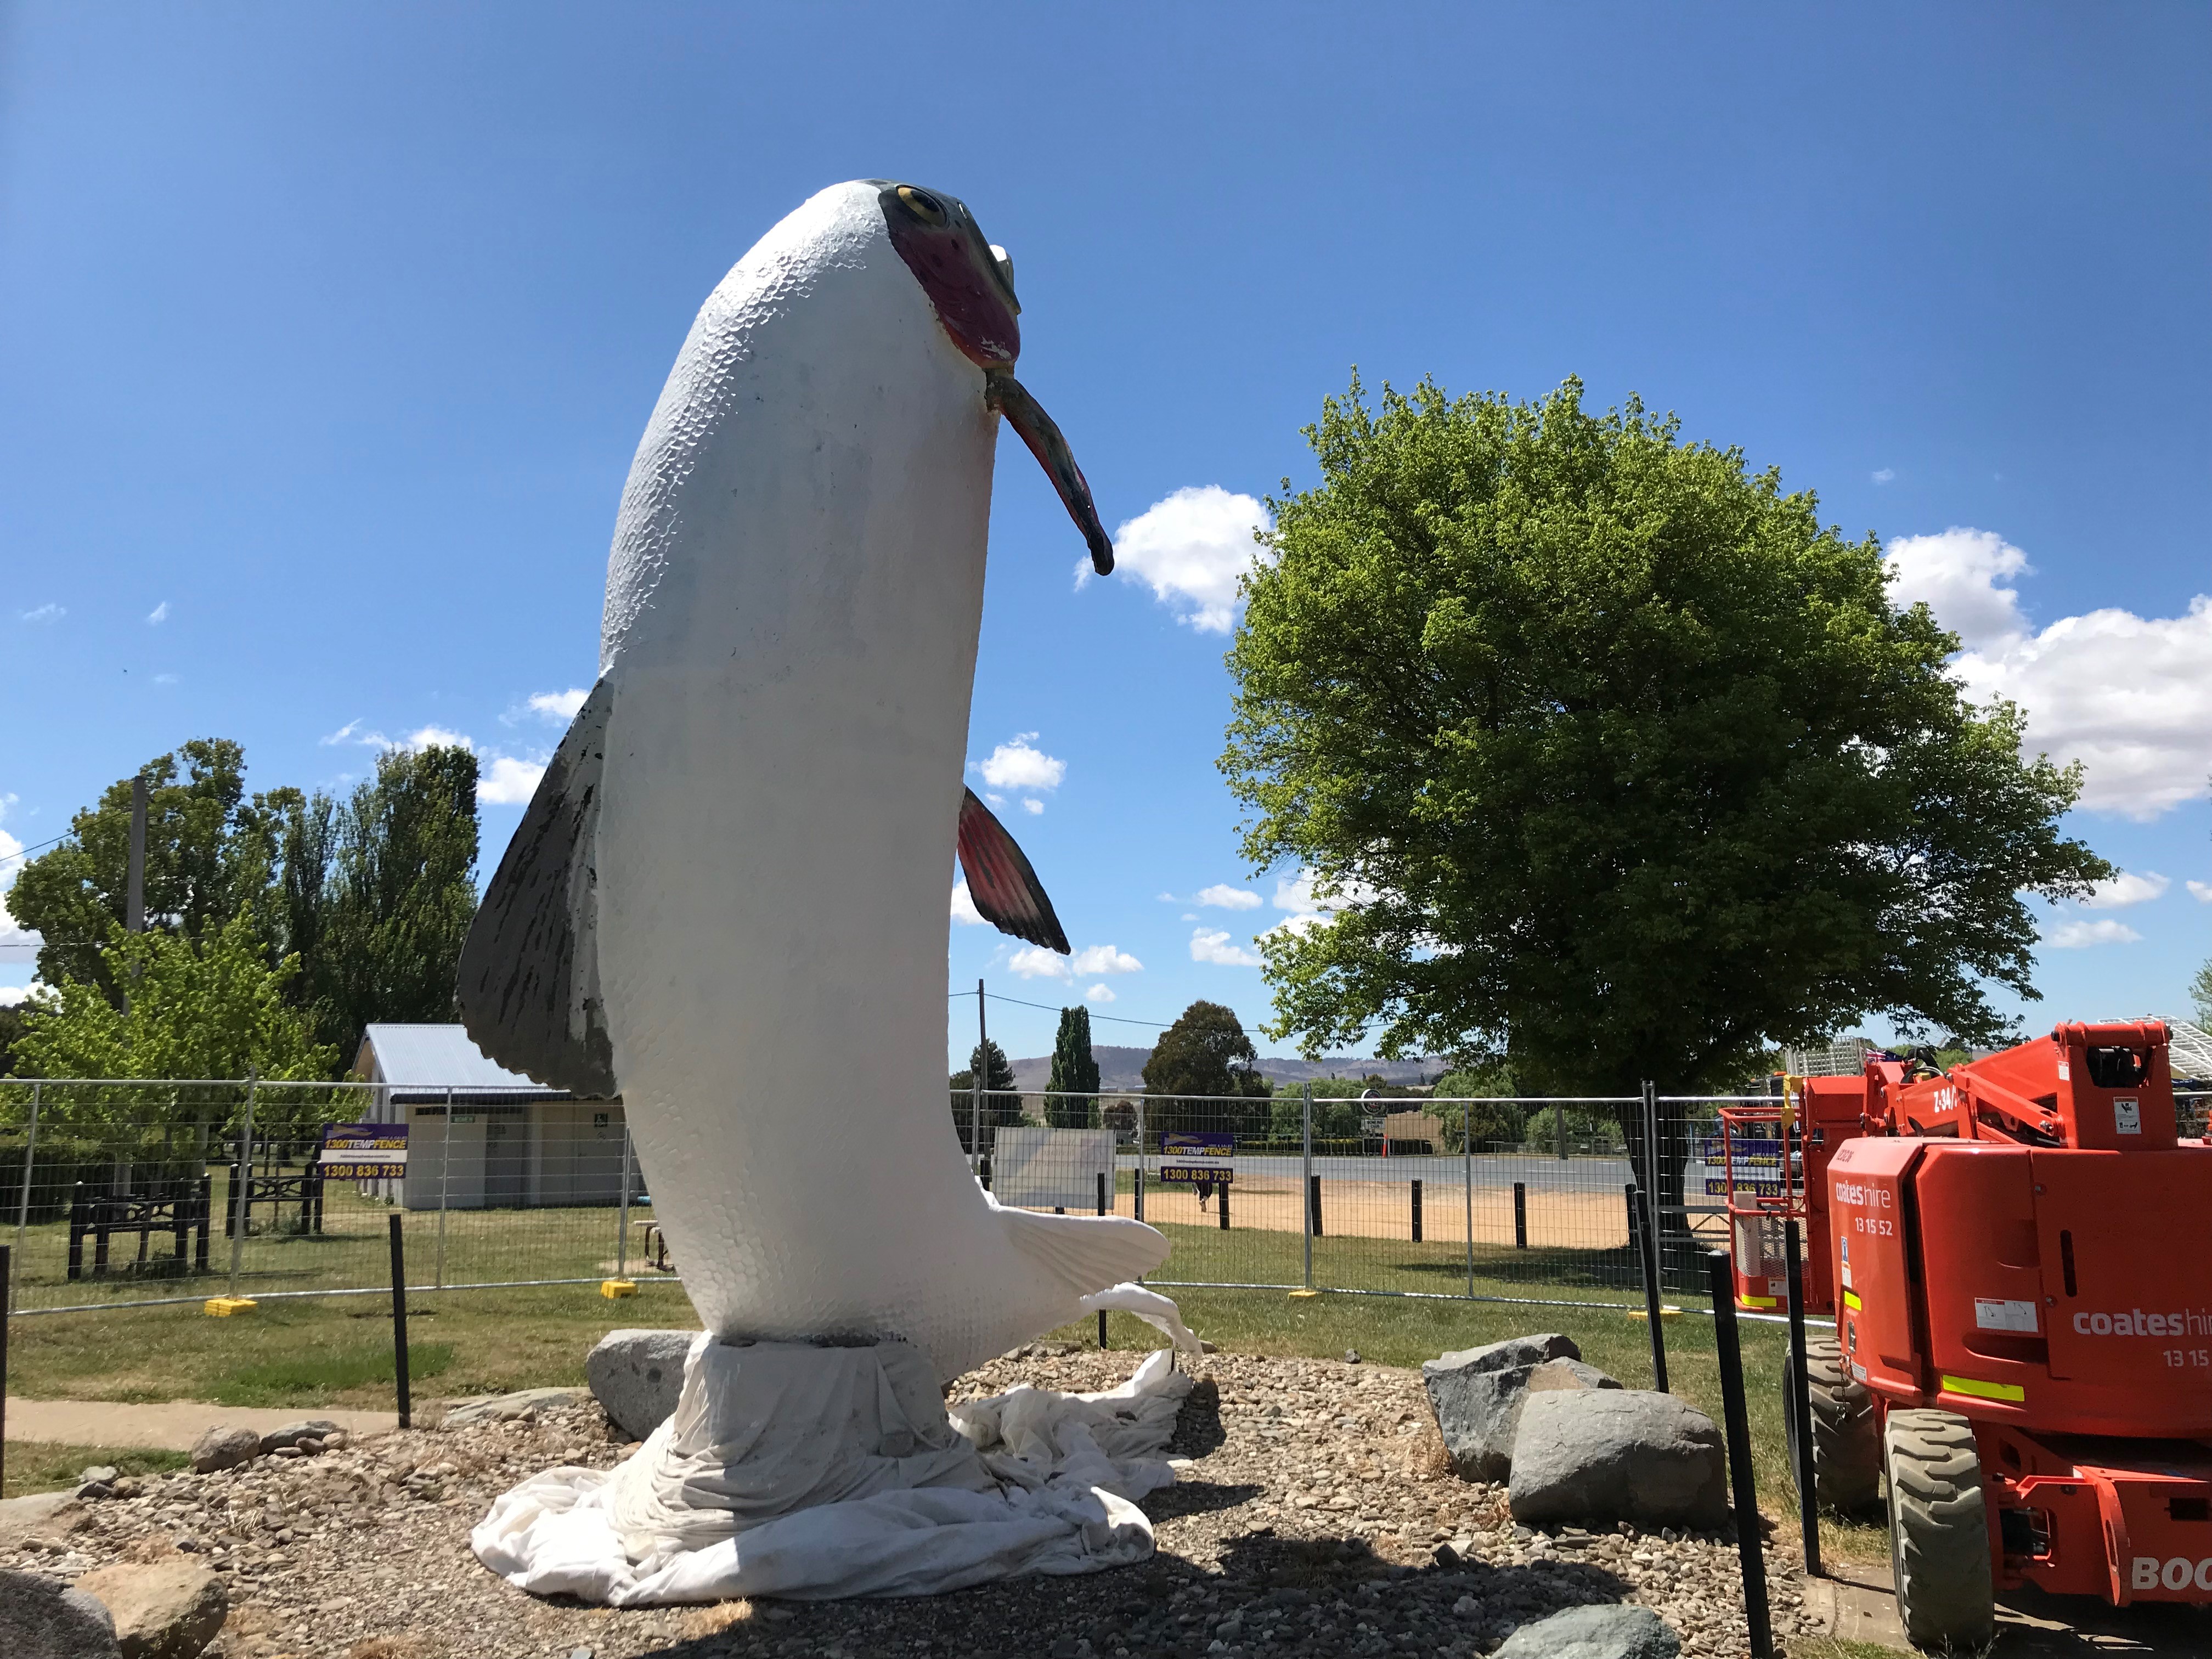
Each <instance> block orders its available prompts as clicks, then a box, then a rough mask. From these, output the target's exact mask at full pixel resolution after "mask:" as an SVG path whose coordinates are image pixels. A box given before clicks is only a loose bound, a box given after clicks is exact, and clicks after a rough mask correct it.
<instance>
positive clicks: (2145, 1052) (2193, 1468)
mask: <svg viewBox="0 0 2212 1659" xmlns="http://www.w3.org/2000/svg"><path fill="white" fill-rule="evenodd" d="M2167 1040H2168V1033H2167V1030H2166V1026H2165V1024H2162V1023H2160V1022H2158V1021H2138V1022H2129V1023H2125V1024H2101V1025H2087V1024H2065V1025H2061V1026H2059V1027H2057V1029H2056V1030H2053V1031H2052V1032H2051V1035H2050V1036H2049V1037H2047V1038H2042V1039H2039V1040H2037V1041H2035V1042H2025V1043H2022V1044H2021V1045H2020V1046H2019V1047H2017V1048H2008V1049H2006V1050H2004V1051H2003V1052H2002V1053H2001V1054H1992V1055H1990V1057H1988V1058H1987V1059H1984V1060H1972V1061H1966V1062H1962V1063H1961V1064H1959V1065H1956V1066H1952V1067H1951V1068H1950V1069H1949V1070H1948V1072H1941V1071H1937V1070H1936V1068H1935V1067H1934V1066H1933V1065H1931V1064H1929V1063H1928V1062H1927V1061H1925V1060H1891V1059H1887V1058H1885V1057H1875V1058H1870V1059H1869V1060H1868V1061H1867V1064H1866V1067H1865V1070H1864V1072H1863V1074H1862V1075H1861V1076H1858V1077H1856V1078H1805V1079H1796V1078H1793V1079H1788V1080H1787V1085H1786V1087H1785V1090H1784V1095H1783V1097H1782V1098H1781V1099H1780V1100H1779V1101H1778V1103H1775V1104H1773V1105H1771V1106H1767V1105H1761V1106H1752V1107H1744V1108H1729V1109H1726V1110H1724V1111H1723V1115H1722V1116H1723V1142H1724V1146H1725V1149H1726V1151H1725V1156H1726V1157H1727V1159H1728V1163H1727V1166H1726V1167H1727V1171H1728V1176H1727V1182H1726V1187H1727V1190H1728V1198H1729V1215H1730V1220H1731V1228H1732V1232H1733V1242H1734V1245H1735V1249H1734V1256H1735V1273H1736V1291H1737V1299H1738V1301H1739V1302H1740V1303H1741V1304H1743V1305H1745V1306H1747V1307H1753V1308H1771V1307H1772V1306H1773V1305H1774V1304H1775V1300H1776V1298H1778V1297H1780V1296H1781V1295H1783V1294H1784V1290H1785V1286H1784V1281H1783V1280H1782V1279H1780V1278H1778V1277H1777V1276H1776V1275H1778V1274H1780V1273H1782V1271H1783V1269H1782V1267H1781V1264H1780V1261H1779V1258H1780V1256H1781V1255H1782V1247H1781V1244H1780V1242H1779V1241H1780V1237H1781V1230H1782V1228H1783V1227H1784V1225H1786V1224H1787V1221H1788V1220H1789V1219H1790V1218H1793V1217H1794V1218H1798V1219H1800V1220H1802V1222H1803V1223H1804V1224H1805V1225H1806V1228H1807V1231H1808V1237H1809V1239H1810V1241H1811V1242H1810V1246H1809V1249H1808V1261H1807V1264H1806V1273H1805V1279H1806V1285H1805V1300H1806V1304H1807V1306H1808V1309H1809V1310H1814V1311H1822V1312H1827V1311H1832V1312H1833V1313H1834V1314H1835V1316H1836V1340H1835V1341H1833V1342H1822V1343H1814V1344H1812V1345H1810V1346H1809V1348H1808V1358H1807V1366H1806V1370H1807V1377H1806V1381H1807V1384H1808V1395H1809V1402H1810V1419H1811V1420H1810V1422H1809V1424H1808V1425H1803V1426H1804V1427H1809V1429H1810V1431H1811V1434H1812V1438H1813V1465H1814V1471H1815V1484H1816V1486H1817V1488H1818V1491H1819V1493H1820V1499H1821V1501H1822V1502H1824V1503H1826V1504H1829V1505H1830V1506H1831V1507H1832V1508H1836V1509H1838V1510H1851V1509H1855V1508H1859V1507H1862V1506H1867V1505H1870V1504H1872V1502H1873V1501H1874V1500H1875V1498H1876V1497H1877V1496H1878V1495H1879V1494H1880V1492H1881V1489H1882V1487H1883V1486H1887V1494H1888V1497H1887V1503H1888V1512H1889V1533H1890V1552H1891V1559H1892V1565H1893V1568H1894V1571H1895V1576H1896V1581H1897V1597H1898V1606H1899V1612H1900V1613H1902V1615H1903V1617H1904V1621H1905V1632H1906V1634H1907V1635H1909V1636H1910V1637H1911V1638H1912V1640H1913V1641H1915V1642H1916V1643H1918V1644H1921V1645H1922V1646H1942V1645H1946V1644H1948V1645H1949V1646H1951V1647H1953V1648H1960V1649H1963V1648H1973V1647H1978V1646H1980V1645H1983V1644H1986V1643H1988V1642H1989V1641H1990V1639H1991V1638H1992V1637H1993V1635H1994V1630H1995V1607H1994V1595H1995V1592H1996V1589H1999V1588H2003V1589H2013V1588H2015V1587H2017V1586H2020V1585H2023V1584H2035V1585H2039V1586H2040V1587H2041V1588H2042V1589H2045V1590H2049V1591H2051V1592H2054V1593H2058V1594H2064V1595H2098V1596H2101V1597H2103V1598H2104V1599H2105V1600H2106V1601H2108V1602H2111V1603H2112V1604H2113V1605H2115V1606H2118V1607H2125V1606H2127V1605H2128V1604H2129V1603H2130V1602H2133V1601H2189V1602H2197V1603H2204V1602H2212V1447H2208V1444H2207V1443H2208V1442H2212V1146H2207V1145H2206V1144H2205V1142H2204V1141H2203V1140H2202V1139H2187V1140H2185V1139H2181V1138H2180V1137H2179V1133H2178V1126H2177V1119H2176V1115H2175V1108H2174V1097H2173V1083H2172V1075H2171V1073H2169V1071H2168V1068H2167V1059H2166V1045H2167ZM1839 1303H1840V1305H1838V1304H1839ZM1787 1397H1788V1398H1790V1399H1791V1400H1793V1401H1794V1399H1795V1397H1796V1394H1795V1390H1794V1389H1790V1390H1789V1392H1788V1395H1787ZM1790 1417H1791V1419H1793V1420H1792V1421H1791V1422H1790V1431H1791V1440H1792V1449H1793V1451H1794V1450H1795V1449H1796V1441H1797V1437H1798V1435H1799V1433H1800V1431H1801V1425H1798V1424H1797V1423H1796V1421H1795V1420H1794V1419H1795V1417H1796V1413H1795V1411H1794V1409H1793V1410H1792V1411H1791V1413H1790ZM1791 1466H1792V1468H1796V1467H1797V1464H1796V1458H1795V1457H1794V1456H1793V1458H1792V1460H1791Z"/></svg>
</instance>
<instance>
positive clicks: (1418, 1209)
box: [1413, 1179, 1421, 1244]
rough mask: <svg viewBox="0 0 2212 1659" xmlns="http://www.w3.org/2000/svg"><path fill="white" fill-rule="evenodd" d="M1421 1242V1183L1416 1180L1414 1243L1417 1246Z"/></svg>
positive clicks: (1414, 1194) (1414, 1192)
mask: <svg viewBox="0 0 2212 1659" xmlns="http://www.w3.org/2000/svg"><path fill="white" fill-rule="evenodd" d="M1420 1242H1421V1183H1420V1182H1419V1180H1418V1179H1416V1180H1415V1181H1414V1182H1413V1243H1416V1244H1418V1243H1420Z"/></svg>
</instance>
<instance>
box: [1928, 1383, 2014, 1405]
mask: <svg viewBox="0 0 2212 1659" xmlns="http://www.w3.org/2000/svg"><path fill="white" fill-rule="evenodd" d="M1943 1392H1944V1393H1946V1394H1963V1395H1967V1396H1968V1397H1969V1398H1971V1399H1974V1400H2003V1401H2009V1402H2011V1403H2012V1404H2014V1405H2020V1404H2021V1403H2023V1402H2024V1401H2026V1400H2027V1389H2023V1388H2021V1386H2020V1385H2019V1384H2018V1383H1983V1382H1978V1381H1977V1380H1976V1379H1974V1378H1973V1377H1971V1376H1947V1377H1945V1378H1944V1379H1943Z"/></svg>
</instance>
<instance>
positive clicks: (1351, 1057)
mask: <svg viewBox="0 0 2212 1659" xmlns="http://www.w3.org/2000/svg"><path fill="white" fill-rule="evenodd" d="M1091 1058H1092V1059H1093V1060H1097V1062H1098V1086H1099V1088H1100V1089H1102V1090H1108V1091H1110V1090H1115V1089H1141V1088H1143V1087H1144V1086H1145V1062H1146V1060H1150V1059H1151V1058H1152V1050H1151V1049H1150V1048H1117V1047H1115V1046H1114V1045H1113V1044H1111V1043H1106V1042H1094V1043H1092V1044H1091ZM1447 1069H1448V1068H1447V1066H1446V1065H1445V1063H1444V1062H1443V1060H1435V1059H1427V1060H1363V1059H1361V1058H1360V1057H1359V1056H1358V1055H1357V1054H1330V1055H1328V1056H1327V1057H1326V1058H1324V1059H1321V1060H1291V1059H1285V1058H1283V1057H1281V1056H1279V1055H1274V1054H1268V1055H1263V1056H1262V1057H1261V1060H1260V1072H1261V1075H1262V1076H1263V1077H1266V1078H1267V1079H1269V1080H1270V1081H1271V1082H1274V1083H1303V1082H1304V1081H1305V1079H1308V1078H1310V1077H1312V1078H1322V1077H1340V1078H1363V1077H1366V1076H1367V1075H1369V1074H1370V1073H1372V1074H1374V1075H1375V1076H1376V1077H1379V1078H1381V1079H1383V1081H1384V1082H1385V1083H1433V1082H1435V1081H1436V1080H1437V1079H1438V1078H1440V1077H1442V1076H1443V1074H1444V1073H1445V1071H1446V1070H1447ZM1051 1075H1052V1056H1051V1055H1050V1054H1039V1055H1036V1057H1035V1058H1033V1059H1030V1060H1016V1061H1015V1062H1014V1084H1015V1086H1016V1087H1018V1088H1019V1089H1020V1090H1021V1091H1022V1092H1023V1093H1024V1094H1036V1093H1039V1092H1041V1091H1042V1090H1043V1088H1044V1085H1045V1080H1046V1079H1048V1078H1049V1077H1050V1076H1051Z"/></svg>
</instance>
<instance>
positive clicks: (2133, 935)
mask: <svg viewBox="0 0 2212 1659" xmlns="http://www.w3.org/2000/svg"><path fill="white" fill-rule="evenodd" d="M2141 938H2142V934H2141V933H2137V932H2136V930H2135V929H2134V928H2132V927H2129V926H2128V925H2127V923H2125V922H2124V921H2112V920H2111V919H2110V918H2109V917H2108V918H2106V920H2104V921H2064V922H2061V923H2059V924H2058V925H2057V927H2053V928H2052V929H2051V931H2050V932H2049V933H2045V934H2044V936H2043V942H2044V944H2045V945H2048V946H2049V947H2050V948H2051V949H2052V950H2054V951H2080V950H2083V949H2086V948H2087V946H2089V945H2133V944H2134V943H2135V942H2136V940H2137V939H2141Z"/></svg>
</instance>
